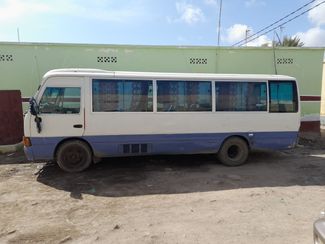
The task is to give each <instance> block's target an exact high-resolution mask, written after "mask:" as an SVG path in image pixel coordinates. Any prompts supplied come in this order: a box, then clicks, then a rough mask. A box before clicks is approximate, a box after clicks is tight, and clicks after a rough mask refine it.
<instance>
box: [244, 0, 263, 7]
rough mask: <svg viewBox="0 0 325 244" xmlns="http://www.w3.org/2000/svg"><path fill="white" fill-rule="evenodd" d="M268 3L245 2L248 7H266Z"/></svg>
mask: <svg viewBox="0 0 325 244" xmlns="http://www.w3.org/2000/svg"><path fill="white" fill-rule="evenodd" d="M265 5H266V3H265V2H264V1H260V0H247V1H245V6H246V7H253V6H265Z"/></svg>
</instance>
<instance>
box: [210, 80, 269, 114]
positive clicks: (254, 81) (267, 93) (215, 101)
mask: <svg viewBox="0 0 325 244" xmlns="http://www.w3.org/2000/svg"><path fill="white" fill-rule="evenodd" d="M218 82H229V83H261V84H264V85H265V87H266V104H265V105H266V110H262V111H259V110H253V111H249V110H243V111H236V110H234V111H217V93H216V87H217V85H216V84H217V83H218ZM213 91H214V92H213V93H214V96H215V98H214V112H215V113H268V111H269V86H268V81H267V80H263V79H258V80H257V79H251V80H250V79H245V80H238V79H237V80H236V79H231V80H230V79H227V80H215V81H214V90H213Z"/></svg>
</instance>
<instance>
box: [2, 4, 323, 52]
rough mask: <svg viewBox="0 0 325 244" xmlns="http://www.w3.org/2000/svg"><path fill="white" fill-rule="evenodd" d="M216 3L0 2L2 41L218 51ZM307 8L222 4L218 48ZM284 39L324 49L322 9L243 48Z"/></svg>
mask: <svg viewBox="0 0 325 244" xmlns="http://www.w3.org/2000/svg"><path fill="white" fill-rule="evenodd" d="M220 1H221V0H175V1H172V0H92V1H89V0H52V1H50V0H0V23H1V25H0V41H3V42H16V41H18V36H19V39H20V41H22V42H47V43H48V42H49V43H92V44H136V45H185V46H186V45H194V46H216V45H218V19H219V7H220ZM309 2H311V0H223V1H222V13H221V28H220V43H219V45H220V46H232V45H233V44H235V43H236V42H238V41H241V40H243V39H245V35H246V33H247V35H253V34H254V33H256V32H258V31H259V30H261V29H263V28H264V27H266V26H268V25H270V24H272V23H274V22H275V21H277V20H279V19H281V18H282V17H284V16H286V15H287V14H289V13H291V12H292V11H294V10H296V9H298V8H299V7H301V6H303V5H304V4H306V3H309ZM321 2H324V1H323V0H315V1H314V2H313V3H312V4H310V5H308V6H307V7H306V8H304V9H303V10H301V11H300V12H298V13H297V14H299V13H301V12H302V11H304V10H307V9H308V8H311V7H313V6H315V5H316V4H318V3H321ZM291 17H294V15H292V16H290V18H291ZM288 19H289V18H287V19H286V20H288ZM275 26H276V25H275ZM275 26H274V27H275ZM17 30H19V31H17ZM18 33H19V35H18ZM261 34H262V33H261ZM284 36H298V37H299V38H300V39H301V41H303V42H304V44H305V46H308V47H325V3H324V4H322V5H320V6H319V7H316V8H315V9H314V10H311V11H309V12H308V13H306V14H304V15H302V16H301V17H298V18H297V19H295V20H293V21H291V22H289V23H287V24H285V25H283V26H282V27H281V28H280V27H278V28H276V30H275V31H271V32H270V33H268V34H265V35H261V36H260V37H259V38H257V39H255V40H253V41H251V42H248V43H245V41H244V42H243V44H244V45H247V46H260V45H262V44H265V43H271V42H272V40H277V39H278V38H280V39H281V38H283V37H284Z"/></svg>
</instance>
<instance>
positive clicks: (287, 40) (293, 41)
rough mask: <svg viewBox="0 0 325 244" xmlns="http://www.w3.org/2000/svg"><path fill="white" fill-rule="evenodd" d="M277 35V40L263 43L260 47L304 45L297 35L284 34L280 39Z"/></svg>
mask: <svg viewBox="0 0 325 244" xmlns="http://www.w3.org/2000/svg"><path fill="white" fill-rule="evenodd" d="M277 37H278V41H273V42H272V43H264V44H262V45H261V47H270V46H273V47H302V46H303V45H305V43H303V42H302V41H301V40H300V38H299V37H297V36H294V37H288V36H285V37H283V39H282V41H281V40H280V38H279V36H278V35H277Z"/></svg>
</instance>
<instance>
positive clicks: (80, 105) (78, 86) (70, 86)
mask: <svg viewBox="0 0 325 244" xmlns="http://www.w3.org/2000/svg"><path fill="white" fill-rule="evenodd" d="M47 88H58V89H62V88H64V89H65V88H79V90H80V96H79V98H80V100H79V112H78V113H42V111H41V110H40V115H42V116H44V115H46V116H48V115H50V116H51V115H56V116H57V115H80V114H81V113H82V109H83V88H82V85H76V86H73V85H68V86H65V85H64V84H60V85H56V84H55V83H53V84H52V83H51V85H50V86H44V88H43V89H42V91H41V93H40V96H39V100H38V105H40V103H41V101H42V98H43V96H44V93H45V91H46V89H47Z"/></svg>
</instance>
